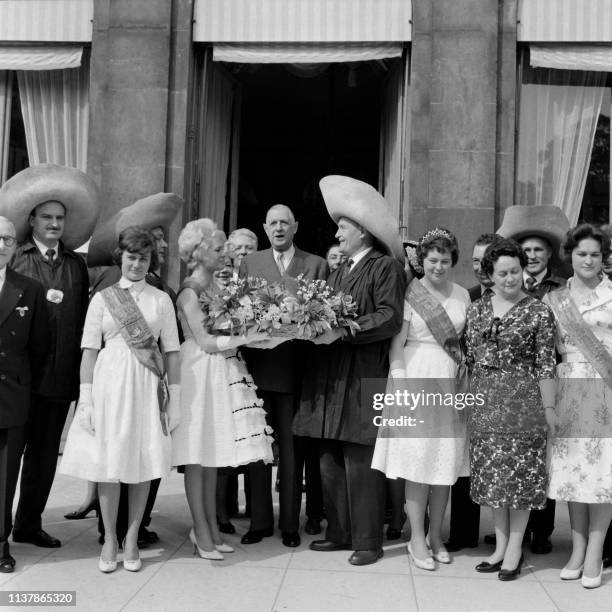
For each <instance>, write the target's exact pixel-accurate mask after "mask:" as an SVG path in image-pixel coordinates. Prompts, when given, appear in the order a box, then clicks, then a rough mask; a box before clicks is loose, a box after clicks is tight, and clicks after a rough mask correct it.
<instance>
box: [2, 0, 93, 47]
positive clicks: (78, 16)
mask: <svg viewBox="0 0 612 612" xmlns="http://www.w3.org/2000/svg"><path fill="white" fill-rule="evenodd" d="M92 29H93V0H0V42H62V43H65V42H66V43H68V42H91V34H92Z"/></svg>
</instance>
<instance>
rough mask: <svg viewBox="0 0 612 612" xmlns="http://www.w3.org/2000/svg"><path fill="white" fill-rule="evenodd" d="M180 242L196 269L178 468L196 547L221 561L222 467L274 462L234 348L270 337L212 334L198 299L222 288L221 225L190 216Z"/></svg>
mask: <svg viewBox="0 0 612 612" xmlns="http://www.w3.org/2000/svg"><path fill="white" fill-rule="evenodd" d="M178 243H179V254H180V256H181V259H183V261H185V263H186V264H187V267H188V269H189V270H190V274H189V276H188V277H187V278H186V279H185V280H184V281H183V284H182V286H181V289H180V291H179V295H178V299H177V307H178V317H179V321H180V323H181V327H182V329H183V334H184V336H185V342H183V344H182V345H181V376H182V379H181V419H180V424H179V425H178V427H177V428H176V429H175V430H174V431H173V432H172V465H174V466H182V465H184V466H185V493H186V495H187V503H188V504H189V510H190V512H191V518H192V521H193V528H192V529H191V531H190V533H189V538H190V540H191V543H192V544H193V548H194V552H196V553H197V554H199V556H200V557H202V558H203V559H215V560H222V559H223V555H222V554H221V553H223V552H228V553H229V552H233V550H234V549H233V548H232V547H231V546H229V545H228V544H225V543H224V542H223V541H222V540H221V535H220V533H219V528H218V525H217V518H216V500H215V498H216V486H217V468H218V467H227V466H238V465H246V464H248V463H251V462H252V461H260V460H263V461H266V462H271V461H272V445H271V442H272V438H271V437H270V435H269V433H271V430H270V429H269V428H268V427H267V426H266V420H265V412H264V410H263V407H262V404H263V402H262V401H261V400H260V399H258V398H257V395H256V394H255V389H256V387H255V385H254V383H253V379H252V378H251V376H250V374H249V373H248V371H247V369H246V366H245V364H244V361H243V360H242V358H241V357H240V354H239V353H238V352H237V350H236V349H237V348H238V347H239V346H243V345H246V344H250V343H254V342H263V343H266V342H270V341H269V340H268V336H267V334H262V333H249V334H248V335H247V336H231V337H230V336H213V335H211V334H209V333H208V332H207V331H206V328H205V318H204V313H203V312H202V310H201V308H200V304H199V302H198V298H199V297H200V295H201V294H202V293H203V292H207V293H209V294H211V293H214V292H215V291H216V290H217V285H216V284H215V282H214V279H213V277H214V273H215V271H217V270H220V269H221V268H222V267H223V266H224V263H225V255H224V247H225V234H224V233H223V232H222V231H221V230H218V229H217V225H216V224H215V223H214V222H213V221H211V220H210V219H197V220H196V221H191V222H190V223H188V224H187V225H186V226H185V227H184V228H183V231H182V232H181V235H180V236H179V241H178ZM261 348H267V346H262V347H261Z"/></svg>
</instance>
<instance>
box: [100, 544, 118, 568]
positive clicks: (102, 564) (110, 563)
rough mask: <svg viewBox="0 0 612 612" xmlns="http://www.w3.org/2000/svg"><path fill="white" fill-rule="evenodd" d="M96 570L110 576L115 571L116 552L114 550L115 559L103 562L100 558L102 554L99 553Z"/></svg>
mask: <svg viewBox="0 0 612 612" xmlns="http://www.w3.org/2000/svg"><path fill="white" fill-rule="evenodd" d="M98 569H99V570H100V571H101V572H102V573H103V574H110V573H111V572H114V571H115V570H116V569H117V550H116V549H115V558H114V559H112V560H111V561H105V560H104V559H103V558H102V553H100V558H99V559H98Z"/></svg>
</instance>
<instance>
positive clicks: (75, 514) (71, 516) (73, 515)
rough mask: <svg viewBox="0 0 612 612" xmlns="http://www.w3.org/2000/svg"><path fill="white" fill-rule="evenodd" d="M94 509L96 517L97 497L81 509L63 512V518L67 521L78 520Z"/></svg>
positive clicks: (98, 505) (98, 504) (98, 514)
mask: <svg viewBox="0 0 612 612" xmlns="http://www.w3.org/2000/svg"><path fill="white" fill-rule="evenodd" d="M92 510H94V511H95V513H96V518H98V516H100V503H99V502H98V500H97V499H94V500H93V501H92V502H91V503H90V504H89V505H88V506H87V507H86V508H84V509H83V510H73V511H72V512H69V513H68V514H64V518H65V519H68V520H69V521H79V520H81V519H84V518H87V515H88V514H89V513H90V512H91V511H92Z"/></svg>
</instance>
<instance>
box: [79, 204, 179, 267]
mask: <svg viewBox="0 0 612 612" xmlns="http://www.w3.org/2000/svg"><path fill="white" fill-rule="evenodd" d="M183 204H184V201H183V198H181V197H179V196H177V195H176V194H175V193H156V194H154V195H150V196H147V197H146V198H142V199H141V200H136V202H134V203H133V204H131V205H130V206H126V207H125V208H122V209H121V210H119V211H117V212H116V213H115V214H114V215H113V216H112V217H111V218H110V219H108V220H107V221H105V222H104V223H102V224H100V226H99V227H97V228H96V230H95V231H94V235H93V236H92V238H91V242H90V243H89V250H88V252H87V265H88V266H110V265H112V263H113V251H114V250H115V249H116V248H117V240H118V239H119V234H120V233H121V232H122V231H123V230H124V229H125V228H126V227H129V226H130V225H138V226H140V227H144V228H145V229H149V230H151V229H154V228H156V227H167V226H168V225H170V223H172V220H173V219H174V217H176V213H178V211H179V210H180V209H181V208H182V207H183Z"/></svg>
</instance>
